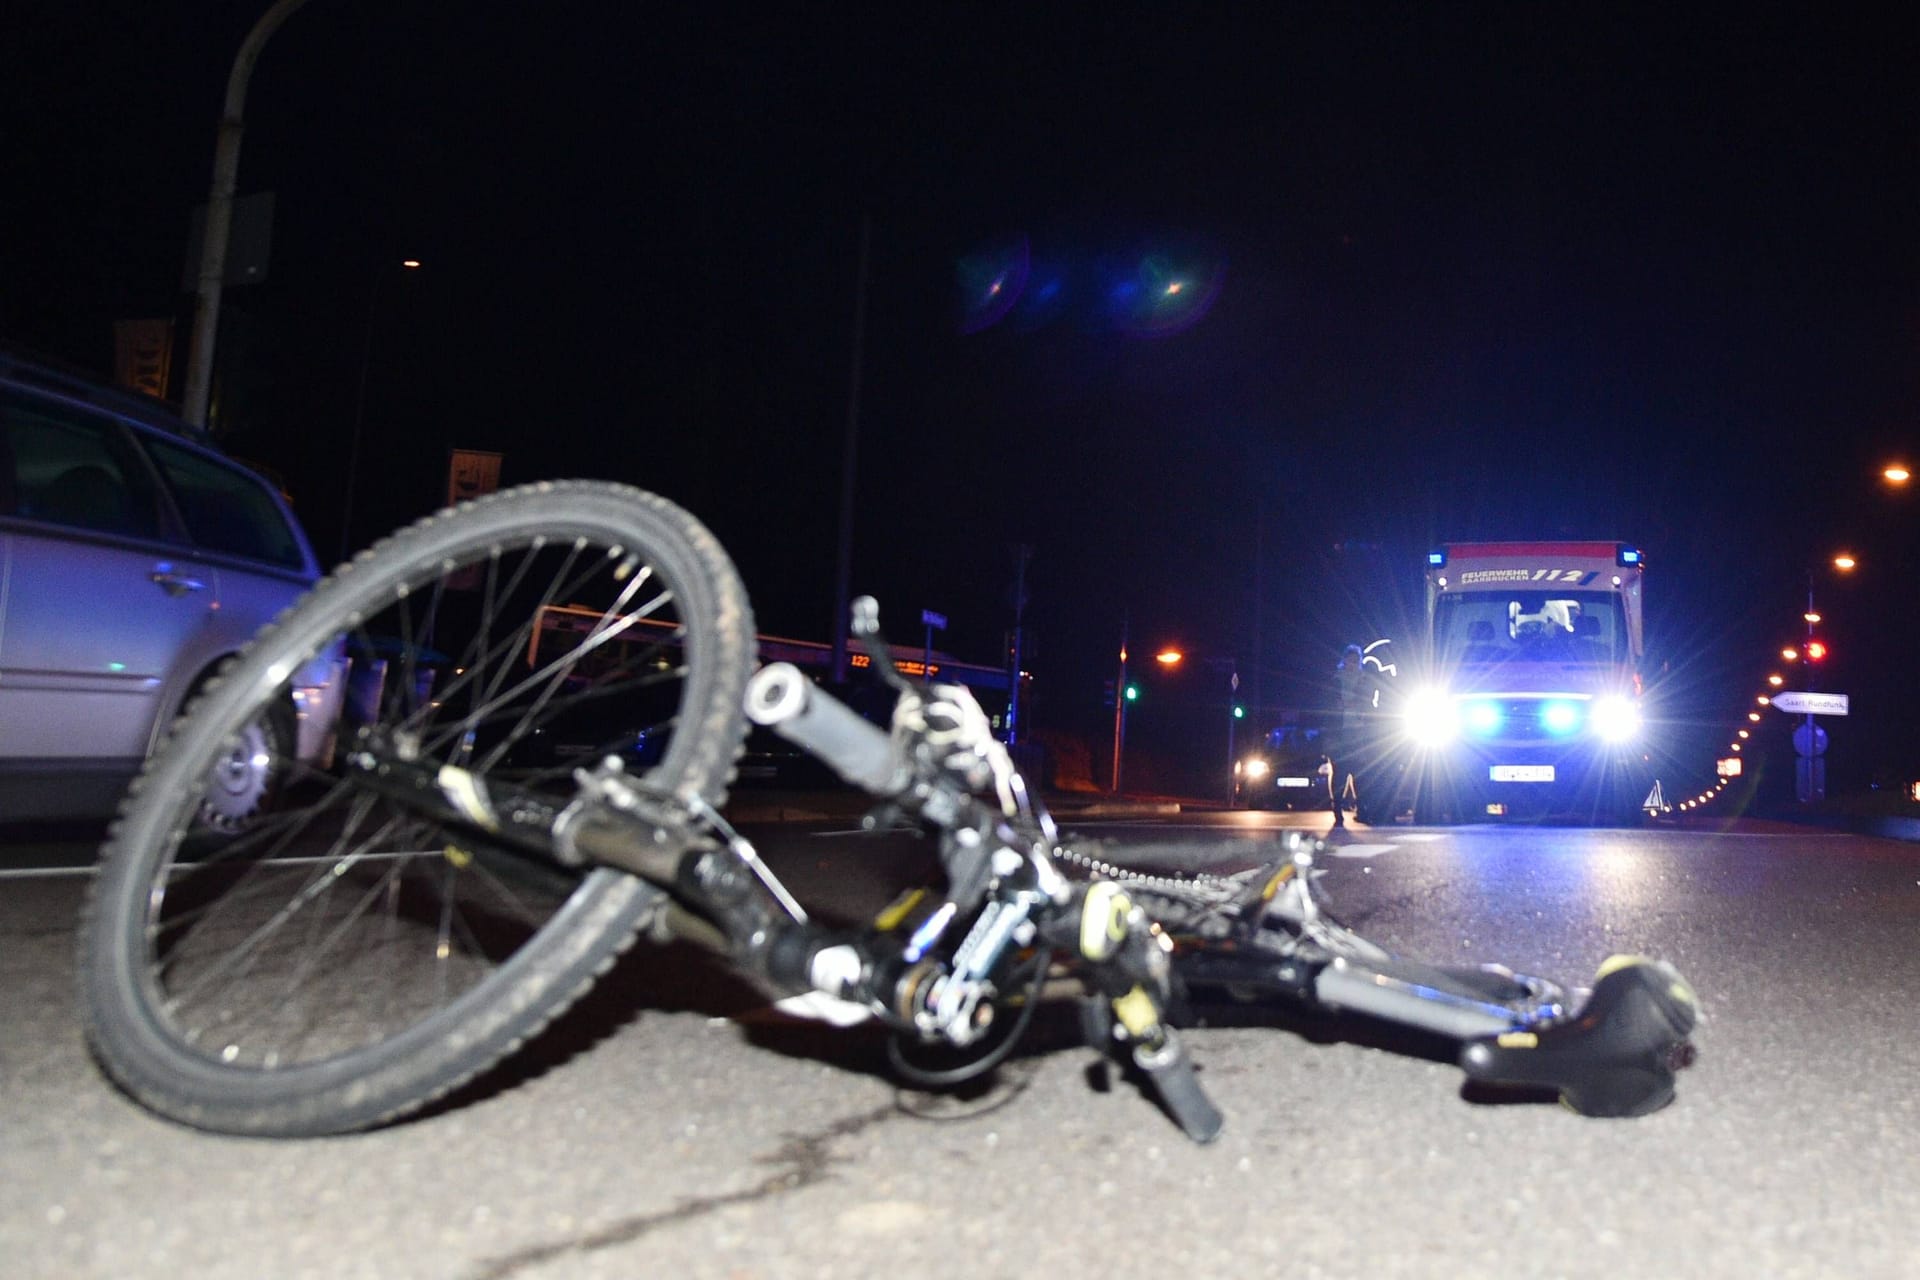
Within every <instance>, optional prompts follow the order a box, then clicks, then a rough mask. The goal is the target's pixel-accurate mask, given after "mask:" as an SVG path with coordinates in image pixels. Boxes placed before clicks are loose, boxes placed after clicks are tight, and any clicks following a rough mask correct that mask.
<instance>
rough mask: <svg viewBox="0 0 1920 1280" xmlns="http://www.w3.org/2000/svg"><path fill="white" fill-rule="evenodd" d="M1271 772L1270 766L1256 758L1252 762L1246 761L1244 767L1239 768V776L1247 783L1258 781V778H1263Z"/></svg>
mask: <svg viewBox="0 0 1920 1280" xmlns="http://www.w3.org/2000/svg"><path fill="white" fill-rule="evenodd" d="M1272 771H1273V770H1272V766H1270V765H1269V764H1267V762H1266V761H1265V760H1261V759H1259V758H1257V757H1256V758H1254V759H1252V760H1248V761H1247V762H1246V763H1245V764H1244V765H1242V766H1241V774H1242V776H1243V777H1245V778H1246V779H1247V781H1249V782H1252V781H1255V780H1256V779H1259V778H1264V777H1266V776H1267V775H1268V774H1269V773H1271V772H1272Z"/></svg>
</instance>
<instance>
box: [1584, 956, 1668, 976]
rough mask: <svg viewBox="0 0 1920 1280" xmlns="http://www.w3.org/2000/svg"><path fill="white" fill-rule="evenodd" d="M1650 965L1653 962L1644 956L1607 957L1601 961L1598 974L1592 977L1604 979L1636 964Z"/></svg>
mask: <svg viewBox="0 0 1920 1280" xmlns="http://www.w3.org/2000/svg"><path fill="white" fill-rule="evenodd" d="M1652 963H1653V961H1651V960H1649V959H1647V958H1646V957H1645V956H1608V957H1607V958H1606V959H1605V960H1603V961H1601V963H1600V972H1598V973H1596V974H1594V975H1593V976H1594V977H1595V978H1596V979H1599V978H1604V977H1606V976H1607V975H1608V974H1610V973H1613V972H1615V971H1616V970H1619V969H1628V968H1631V967H1633V966H1634V965H1636V964H1652Z"/></svg>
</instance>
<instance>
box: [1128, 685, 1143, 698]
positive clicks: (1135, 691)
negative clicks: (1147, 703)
mask: <svg viewBox="0 0 1920 1280" xmlns="http://www.w3.org/2000/svg"><path fill="white" fill-rule="evenodd" d="M1127 701H1128V702H1138V701H1140V686H1139V685H1137V684H1130V685H1128V686H1127Z"/></svg>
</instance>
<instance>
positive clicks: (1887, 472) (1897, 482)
mask: <svg viewBox="0 0 1920 1280" xmlns="http://www.w3.org/2000/svg"><path fill="white" fill-rule="evenodd" d="M1880 478H1881V479H1882V480H1885V481H1886V482H1887V483H1888V484H1890V485H1893V486H1894V487H1895V488H1898V487H1900V486H1901V485H1904V484H1905V483H1906V482H1907V481H1909V480H1911V479H1913V473H1912V472H1911V471H1909V470H1907V466H1906V464H1905V463H1904V462H1889V463H1888V464H1887V465H1886V466H1884V467H1882V468H1880Z"/></svg>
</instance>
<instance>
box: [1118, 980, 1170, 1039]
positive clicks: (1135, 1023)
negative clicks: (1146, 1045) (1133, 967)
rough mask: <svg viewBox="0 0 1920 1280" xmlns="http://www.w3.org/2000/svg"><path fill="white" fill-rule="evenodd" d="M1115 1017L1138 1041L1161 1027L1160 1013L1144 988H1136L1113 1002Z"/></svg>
mask: <svg viewBox="0 0 1920 1280" xmlns="http://www.w3.org/2000/svg"><path fill="white" fill-rule="evenodd" d="M1113 1016H1114V1017H1116V1018H1118V1019H1120V1025H1121V1026H1123V1027H1125V1028H1126V1029H1127V1031H1128V1033H1129V1034H1130V1035H1132V1036H1134V1037H1135V1038H1136V1039H1137V1038H1139V1037H1141V1036H1144V1035H1146V1034H1147V1032H1149V1031H1151V1030H1153V1029H1154V1028H1155V1027H1157V1026H1159V1025H1160V1011H1159V1010H1158V1009H1156V1008H1154V1007H1153V997H1152V996H1150V995H1148V994H1147V992H1146V989H1145V988H1144V987H1135V988H1134V989H1133V990H1131V991H1129V992H1127V994H1125V995H1123V996H1121V997H1120V998H1119V999H1118V1000H1115V1001H1114V1002H1113Z"/></svg>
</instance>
